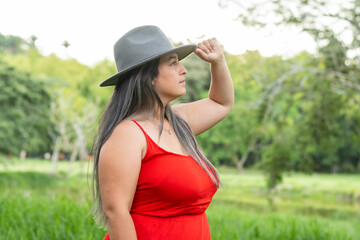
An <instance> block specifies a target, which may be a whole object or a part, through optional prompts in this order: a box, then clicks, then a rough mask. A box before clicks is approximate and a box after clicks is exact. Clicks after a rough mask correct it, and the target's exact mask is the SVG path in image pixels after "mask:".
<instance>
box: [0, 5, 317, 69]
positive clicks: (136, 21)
mask: <svg viewBox="0 0 360 240" xmlns="http://www.w3.org/2000/svg"><path fill="white" fill-rule="evenodd" d="M238 12H239V11H237V9H236V7H235V5H230V7H229V8H226V9H221V8H220V7H219V6H218V0H177V1H172V0H126V1H124V0H1V2H0V33H2V34H4V35H10V34H11V35H17V36H20V37H23V38H25V39H28V38H29V37H30V36H31V35H35V36H37V37H38V40H37V42H36V44H37V46H38V48H39V49H40V50H41V52H42V53H43V54H45V55H47V54H50V53H55V54H57V55H58V56H60V57H65V50H64V47H62V46H61V44H62V43H63V42H64V40H67V41H68V42H69V43H70V47H69V48H68V50H67V54H68V56H70V57H73V58H76V59H77V60H79V61H80V62H82V63H84V64H88V65H91V64H93V63H95V62H98V61H101V60H103V59H104V58H109V59H113V52H112V51H113V45H114V43H115V42H116V41H117V39H118V38H119V37H121V36H122V35H123V34H124V33H126V32H127V31H128V30H130V29H132V28H134V27H137V26H140V25H157V26H159V27H160V28H161V29H162V30H163V32H164V33H165V34H166V35H167V36H168V37H169V38H171V39H172V40H174V41H176V42H178V41H182V42H187V39H190V41H191V42H193V43H196V42H198V41H200V40H203V39H206V38H211V37H215V38H216V39H218V40H219V42H220V43H221V44H222V45H223V46H224V48H225V50H226V51H227V52H229V53H232V54H241V53H243V52H245V51H246V50H259V51H260V52H261V53H262V54H263V55H264V56H270V55H284V56H291V55H292V54H294V53H297V52H300V51H301V50H304V49H305V50H308V51H311V52H312V51H313V50H314V43H313V41H312V40H311V38H310V37H309V36H307V35H305V34H299V33H298V32H297V31H296V30H291V29H287V30H286V31H280V30H274V31H273V32H269V31H267V32H266V33H265V32H264V31H256V30H254V29H249V28H245V27H243V26H242V25H241V23H240V22H239V21H234V20H233V19H234V18H235V17H236V16H237V13H238Z"/></svg>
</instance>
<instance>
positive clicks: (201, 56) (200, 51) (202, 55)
mask: <svg viewBox="0 0 360 240" xmlns="http://www.w3.org/2000/svg"><path fill="white" fill-rule="evenodd" d="M195 54H196V55H198V56H199V57H200V58H201V59H203V60H205V59H207V54H206V53H205V52H204V50H202V49H201V48H197V49H195Z"/></svg>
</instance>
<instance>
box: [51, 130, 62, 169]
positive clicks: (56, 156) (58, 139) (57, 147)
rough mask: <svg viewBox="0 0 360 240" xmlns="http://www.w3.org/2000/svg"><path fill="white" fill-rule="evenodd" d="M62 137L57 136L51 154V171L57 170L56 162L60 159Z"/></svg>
mask: <svg viewBox="0 0 360 240" xmlns="http://www.w3.org/2000/svg"><path fill="white" fill-rule="evenodd" d="M60 144H61V137H56V139H55V144H54V151H53V153H52V155H51V173H53V174H55V173H56V172H57V167H56V164H57V162H58V160H59V152H60Z"/></svg>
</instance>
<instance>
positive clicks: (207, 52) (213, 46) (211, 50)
mask: <svg viewBox="0 0 360 240" xmlns="http://www.w3.org/2000/svg"><path fill="white" fill-rule="evenodd" d="M195 54H196V55H198V56H199V57H200V58H201V59H202V60H204V61H206V62H209V63H217V62H219V61H222V60H223V58H224V53H223V50H222V49H221V48H220V46H219V44H218V43H217V42H216V41H215V40H213V39H208V40H204V41H202V42H201V43H198V44H197V49H195Z"/></svg>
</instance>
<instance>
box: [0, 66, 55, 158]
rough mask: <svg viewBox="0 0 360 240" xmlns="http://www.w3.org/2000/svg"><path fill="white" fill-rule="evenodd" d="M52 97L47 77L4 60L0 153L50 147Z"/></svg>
mask: <svg viewBox="0 0 360 240" xmlns="http://www.w3.org/2000/svg"><path fill="white" fill-rule="evenodd" d="M50 101H51V97H50V94H49V92H48V91H47V89H46V88H45V82H44V81H42V80H40V79H37V78H35V77H34V76H32V75H31V74H29V73H25V72H22V71H19V70H18V69H16V68H14V67H10V66H9V65H8V64H6V63H4V62H0V112H1V121H0V132H1V133H2V134H1V135H0V153H3V154H10V153H12V154H18V153H19V152H20V151H21V150H27V151H32V152H39V151H43V150H45V149H47V148H49V145H48V141H47V140H48V139H49V136H48V135H47V129H48V128H49V127H51V122H50V121H49V114H50Z"/></svg>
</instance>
